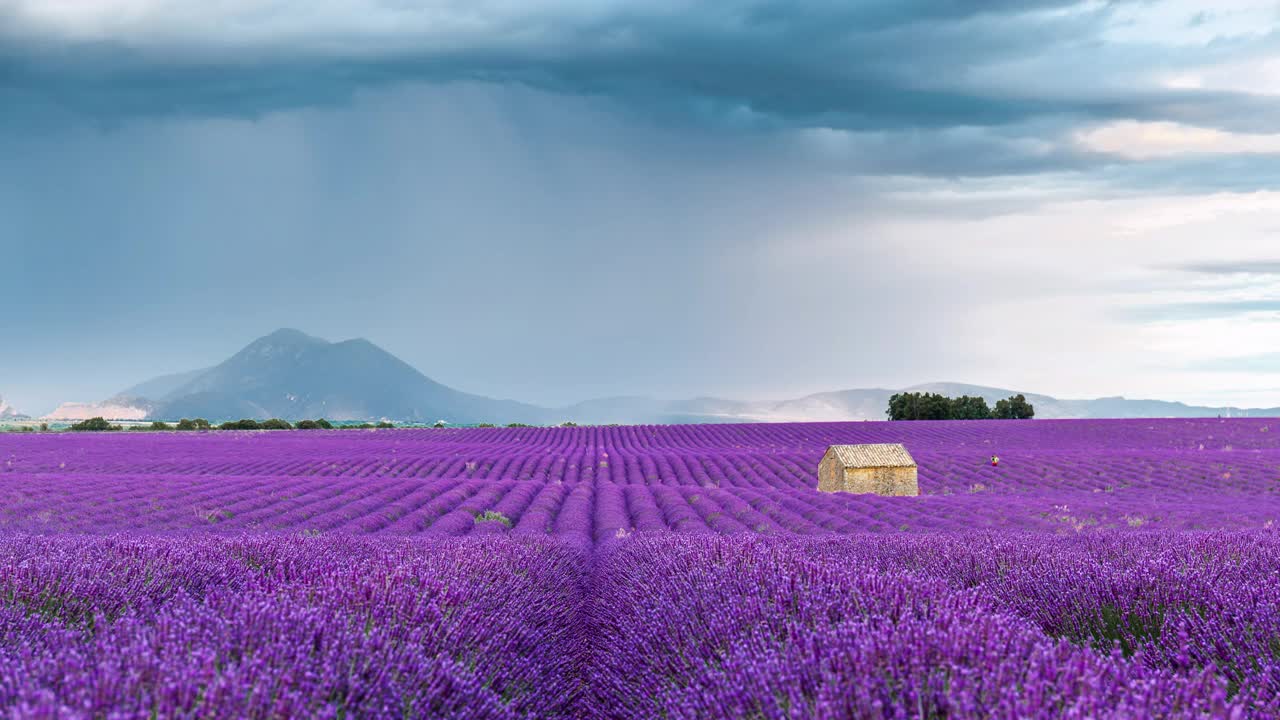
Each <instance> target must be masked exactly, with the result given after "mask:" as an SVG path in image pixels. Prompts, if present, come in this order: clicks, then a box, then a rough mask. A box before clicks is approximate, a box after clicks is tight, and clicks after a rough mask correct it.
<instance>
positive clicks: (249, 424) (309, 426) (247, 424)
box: [67, 417, 395, 432]
mask: <svg viewBox="0 0 1280 720" xmlns="http://www.w3.org/2000/svg"><path fill="white" fill-rule="evenodd" d="M394 427H395V425H394V424H393V423H389V422H380V423H376V424H375V423H360V424H358V425H343V426H341V428H340V429H342V430H373V429H390V428H394ZM67 429H68V430H70V431H71V432H110V431H113V430H123V429H124V427H123V426H121V425H113V424H112V423H111V422H110V421H108V420H105V419H103V418H100V417H95V418H89V419H88V420H81V421H80V422H78V423H76V424H74V425H72V426H71V427H69V428H67ZM129 429H130V430H134V431H139V430H141V431H165V430H183V431H194V430H214V429H217V430H333V429H334V425H333V423H331V422H329V421H328V420H325V419H324V418H320V419H319V420H299V421H298V422H297V423H296V424H290V423H289V421H288V420H281V419H280V418H271V419H270V420H250V419H247V418H246V419H244V420H231V421H228V422H224V423H222V424H220V425H217V426H214V425H212V424H210V423H209V421H208V420H205V419H204V418H194V419H191V418H182V419H181V420H179V421H178V423H177V424H176V425H170V424H169V423H166V422H160V421H158V420H157V421H156V422H153V423H151V424H150V425H135V426H132V427H130V428H129Z"/></svg>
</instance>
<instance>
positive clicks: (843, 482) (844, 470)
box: [818, 443, 920, 495]
mask: <svg viewBox="0 0 1280 720" xmlns="http://www.w3.org/2000/svg"><path fill="white" fill-rule="evenodd" d="M818 491H819V492H847V493H875V494H876V495H919V494H920V488H919V486H918V485H917V484H916V461H915V460H914V459H912V457H911V453H909V452H907V449H906V448H905V447H903V446H902V445H900V444H898V443H889V444H879V445H832V446H831V447H829V448H827V452H826V453H825V454H823V456H822V460H821V461H819V462H818Z"/></svg>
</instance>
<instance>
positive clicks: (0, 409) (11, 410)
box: [0, 397, 27, 420]
mask: <svg viewBox="0 0 1280 720" xmlns="http://www.w3.org/2000/svg"><path fill="white" fill-rule="evenodd" d="M26 419H27V416H26V415H23V414H22V413H20V412H18V409H17V408H15V407H13V406H12V405H9V404H7V403H5V401H4V398H2V397H0V420H26Z"/></svg>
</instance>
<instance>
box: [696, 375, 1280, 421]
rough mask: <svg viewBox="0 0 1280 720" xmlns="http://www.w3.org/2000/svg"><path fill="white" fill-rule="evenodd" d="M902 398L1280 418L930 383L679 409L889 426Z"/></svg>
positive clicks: (738, 417)
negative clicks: (893, 403) (1020, 399)
mask: <svg viewBox="0 0 1280 720" xmlns="http://www.w3.org/2000/svg"><path fill="white" fill-rule="evenodd" d="M897 392H931V393H939V394H942V395H947V396H949V397H959V396H961V395H974V396H978V397H981V398H983V399H985V400H986V401H987V404H989V405H994V404H995V402H996V401H997V400H1000V399H1003V398H1007V397H1009V396H1011V395H1018V394H1022V395H1024V396H1026V398H1027V401H1028V402H1030V403H1031V404H1032V405H1033V406H1035V409H1036V417H1038V418H1042V419H1071V418H1147V417H1214V416H1216V415H1222V416H1225V417H1276V416H1280V408H1236V407H1207V406H1201V405H1187V404H1185V403H1180V402H1169V401H1166V400H1130V399H1128V398H1124V397H1118V396H1117V397H1104V398H1095V399H1089V400H1062V399H1059V398H1055V397H1052V396H1049V395H1041V394H1038V393H1030V392H1024V391H1020V390H1008V389H1005V388H995V387H987V386H983V385H968V384H965V383H951V382H938V383H925V384H921V385H913V386H911V387H907V388H902V389H900V390H888V389H884V388H866V389H856V390H837V391H835V392H825V393H816V394H813V395H806V396H805V397H801V398H796V399H793V400H783V401H778V402H753V403H742V402H736V401H731V400H718V399H715V398H699V399H697V400H691V401H687V402H685V403H678V404H676V405H675V406H673V408H674V409H678V410H679V411H680V412H682V413H684V414H686V415H690V416H698V415H703V416H706V417H708V418H711V419H713V420H715V421H720V422H803V421H823V420H826V421H840V420H883V419H884V418H885V412H884V411H885V408H887V407H888V405H889V398H890V397H891V396H892V395H893V394H894V393H897Z"/></svg>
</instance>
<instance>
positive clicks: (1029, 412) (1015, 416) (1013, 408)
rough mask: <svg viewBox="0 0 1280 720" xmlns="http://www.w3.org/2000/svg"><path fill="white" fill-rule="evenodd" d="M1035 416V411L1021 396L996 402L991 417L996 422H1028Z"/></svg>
mask: <svg viewBox="0 0 1280 720" xmlns="http://www.w3.org/2000/svg"><path fill="white" fill-rule="evenodd" d="M1035 416H1036V409H1035V407H1034V406H1032V405H1031V403H1029V402H1027V398H1026V397H1025V396H1023V395H1022V394H1018V395H1014V396H1013V397H1010V398H1006V399H1004V400H997V401H996V406H995V409H993V410H992V411H991V417H993V418H995V419H997V420H1029V419H1031V418H1033V417H1035Z"/></svg>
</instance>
